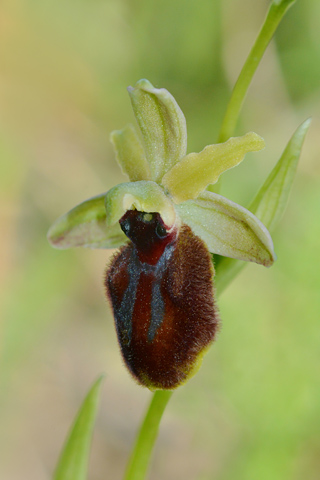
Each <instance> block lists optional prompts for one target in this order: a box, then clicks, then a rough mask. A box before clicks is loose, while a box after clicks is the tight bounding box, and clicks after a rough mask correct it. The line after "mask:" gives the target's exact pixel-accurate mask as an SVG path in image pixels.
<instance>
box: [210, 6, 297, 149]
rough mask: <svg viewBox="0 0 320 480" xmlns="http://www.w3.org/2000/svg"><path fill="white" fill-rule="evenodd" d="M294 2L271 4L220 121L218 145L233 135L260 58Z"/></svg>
mask: <svg viewBox="0 0 320 480" xmlns="http://www.w3.org/2000/svg"><path fill="white" fill-rule="evenodd" d="M294 2H295V0H282V1H279V0H278V1H277V0H274V1H273V2H272V3H271V5H270V8H269V11H268V13H267V16H266V18H265V21H264V23H263V25H262V28H261V30H260V32H259V34H258V36H257V39H256V41H255V43H254V45H253V47H252V49H251V51H250V53H249V56H248V58H247V60H246V62H245V64H244V66H243V68H242V70H241V72H240V75H239V78H238V80H237V82H236V84H235V86H234V88H233V91H232V94H231V98H230V101H229V103H228V106H227V110H226V113H225V116H224V119H223V121H222V125H221V129H220V134H219V137H218V142H219V143H222V142H225V141H226V140H228V138H230V137H231V136H232V135H233V134H234V130H235V127H236V124H237V122H238V118H239V115H240V111H241V108H242V105H243V102H244V99H245V96H246V93H247V91H248V88H249V85H250V83H251V80H252V78H253V75H254V74H255V71H256V70H257V68H258V65H259V63H260V61H261V58H262V57H263V54H264V52H265V50H266V48H267V46H268V44H269V42H270V40H271V39H272V37H273V35H274V32H275V31H276V29H277V27H278V25H279V23H280V21H281V19H282V18H283V16H284V14H285V13H286V11H287V10H288V8H289V7H290V6H291V5H292V4H293V3H294Z"/></svg>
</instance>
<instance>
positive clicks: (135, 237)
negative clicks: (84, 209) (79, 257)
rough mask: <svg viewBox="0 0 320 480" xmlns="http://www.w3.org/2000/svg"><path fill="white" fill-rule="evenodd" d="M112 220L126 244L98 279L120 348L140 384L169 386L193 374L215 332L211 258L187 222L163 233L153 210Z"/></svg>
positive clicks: (152, 387) (215, 311) (161, 222)
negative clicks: (109, 306)
mask: <svg viewBox="0 0 320 480" xmlns="http://www.w3.org/2000/svg"><path fill="white" fill-rule="evenodd" d="M120 225H121V228H122V229H123V231H124V232H125V233H126V235H127V236H128V238H129V239H130V240H131V242H130V243H129V244H128V245H126V246H124V247H122V248H121V250H120V252H119V253H117V254H116V256H115V257H114V258H113V260H112V262H111V265H110V266H109V268H108V269H107V272H106V278H105V285H106V289H107V295H108V297H109V299H110V301H111V304H112V308H113V313H114V318H115V325H116V330H117V334H118V340H119V344H120V348H121V352H122V355H123V358H124V361H125V363H126V365H127V367H128V369H129V370H130V372H131V373H132V375H133V376H134V378H135V379H136V380H137V381H138V382H139V383H140V384H142V385H144V386H146V387H148V388H150V389H173V388H175V387H177V386H179V385H180V384H182V383H184V382H185V381H186V380H187V379H188V378H189V377H190V376H191V375H192V374H193V373H195V371H196V369H197V367H198V365H199V362H200V360H201V357H202V354H203V353H204V351H205V350H206V348H207V347H208V346H209V344H210V343H211V342H212V341H213V339H214V336H215V333H216V330H217V326H218V313H217V308H216V306H215V301H214V289H213V276H214V269H213V265H212V261H211V256H210V254H209V252H208V250H207V248H206V246H205V244H204V242H203V241H202V240H201V239H200V238H199V237H197V236H196V235H194V234H193V232H192V230H191V229H190V227H188V226H187V225H183V226H182V227H181V228H180V231H179V232H178V231H177V230H175V231H167V229H166V227H165V225H164V223H163V221H162V219H161V217H160V215H159V214H158V213H144V212H138V211H136V210H129V211H128V212H127V213H126V214H125V215H124V216H123V217H122V219H121V220H120Z"/></svg>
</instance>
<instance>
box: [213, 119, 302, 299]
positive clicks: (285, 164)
mask: <svg viewBox="0 0 320 480" xmlns="http://www.w3.org/2000/svg"><path fill="white" fill-rule="evenodd" d="M310 123H311V119H308V120H306V121H305V122H304V123H302V125H300V126H299V127H298V128H297V130H296V131H295V133H294V134H293V136H292V138H291V139H290V141H289V143H288V144H287V146H286V148H285V150H284V152H283V154H282V156H281V158H280V160H279V161H278V163H277V164H276V166H275V167H274V168H273V170H272V171H271V173H270V175H269V176H268V178H267V179H266V181H265V183H264V184H263V185H262V187H261V188H260V190H259V191H258V193H257V195H256V197H255V198H254V200H253V202H252V203H251V205H250V207H249V210H250V211H251V212H252V213H254V214H255V215H256V216H257V217H258V218H259V219H260V220H261V221H262V223H263V224H264V225H265V226H266V227H268V228H269V229H270V230H274V228H275V227H276V225H277V224H278V223H279V220H280V218H281V217H282V215H283V213H284V211H285V208H286V205H287V202H288V199H289V195H290V191H291V188H292V184H293V180H294V177H295V174H296V170H297V164H298V161H299V158H300V154H301V149H302V145H303V142H304V139H305V136H306V133H307V131H308V128H309V126H310ZM245 265H246V264H245V263H243V262H240V261H238V260H234V259H230V258H222V259H221V260H220V262H219V263H218V265H217V268H216V286H217V290H218V291H219V293H221V292H222V291H223V290H224V289H225V288H226V287H227V285H228V284H229V283H230V282H231V281H232V280H233V279H234V278H235V277H236V275H238V273H239V272H240V271H241V270H242V268H243V267H244V266H245Z"/></svg>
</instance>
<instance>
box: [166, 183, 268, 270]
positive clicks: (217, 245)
mask: <svg viewBox="0 0 320 480" xmlns="http://www.w3.org/2000/svg"><path fill="white" fill-rule="evenodd" d="M176 209H177V211H178V214H179V216H180V217H181V220H182V221H183V222H184V223H186V224H187V225H189V226H190V227H191V228H192V230H193V232H194V233H195V234H196V235H199V237H201V238H202V240H204V242H205V243H206V244H207V247H208V249H209V251H210V252H212V253H217V254H219V255H224V256H228V257H232V258H237V259H241V260H246V261H248V262H256V263H260V264H262V265H265V266H270V265H272V263H273V261H274V260H275V255H274V251H273V244H272V239H271V237H270V234H269V232H268V230H267V229H266V228H265V226H264V225H262V223H261V222H260V221H259V220H258V219H257V218H256V217H255V216H254V215H253V214H252V213H251V212H249V211H248V210H246V209H245V208H243V207H241V206H240V205H237V204H236V203H234V202H231V200H228V199H227V198H225V197H222V196H221V195H218V194H216V193H212V192H208V191H206V192H203V193H201V194H200V195H199V197H198V198H197V199H196V200H189V201H187V202H184V203H183V204H181V205H178V206H177V207H176Z"/></svg>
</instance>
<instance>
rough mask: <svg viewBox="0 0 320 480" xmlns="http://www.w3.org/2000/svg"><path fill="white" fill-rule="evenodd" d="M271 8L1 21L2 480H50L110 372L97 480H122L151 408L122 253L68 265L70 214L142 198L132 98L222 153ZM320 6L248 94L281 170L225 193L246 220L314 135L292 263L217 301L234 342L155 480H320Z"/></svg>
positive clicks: (201, 386)
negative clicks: (90, 203) (112, 139)
mask: <svg viewBox="0 0 320 480" xmlns="http://www.w3.org/2000/svg"><path fill="white" fill-rule="evenodd" d="M268 4H269V2H268V1H266V0H264V1H260V2H255V1H254V0H225V1H224V2H220V1H218V0H216V1H214V0H210V1H209V0H176V1H173V0H154V1H150V0H91V1H89V0H68V1H62V0H3V1H2V2H1V6H0V155H1V156H0V158H1V160H0V162H1V172H0V195H1V210H0V225H1V235H0V245H1V249H0V251H1V269H0V282H1V300H2V302H1V319H0V335H1V336H0V340H1V342H0V348H1V352H0V353H1V371H0V373H1V383H0V425H1V427H0V457H1V458H0V479H1V480H2V479H3V480H20V479H24V480H43V479H44V480H49V479H50V478H51V474H52V470H53V468H54V465H55V463H56V460H57V456H58V453H59V451H60V449H61V446H62V443H63V441H64V439H65V436H66V433H67V431H68V429H69V426H70V424H71V422H72V419H73V417H74V415H75V412H76V411H77V409H78V407H79V404H80V402H81V401H82V399H83V397H84V395H85V393H86V391H87V390H88V389H89V386H90V384H91V383H92V382H93V380H94V379H95V378H96V377H97V375H98V374H100V373H101V372H106V379H105V381H104V386H103V390H102V398H101V408H100V413H99V417H98V421H97V426H96V430H95V436H94V441H93V449H92V456H91V461H90V474H89V478H90V480H102V479H104V480H105V479H106V478H107V479H112V480H118V479H119V480H120V479H121V478H122V475H123V471H124V466H125V462H126V459H127V456H128V454H129V451H130V448H131V444H132V441H133V439H134V436H135V433H136V429H137V426H138V425H139V422H140V420H141V417H142V414H143V411H144V409H145V407H146V405H147V403H148V402H149V399H150V393H149V392H148V391H147V390H144V389H142V388H141V387H139V386H137V385H136V384H135V383H134V382H133V381H132V380H131V378H130V377H129V375H128V373H127V371H126V370H125V368H124V366H123V365H122V360H121V358H120V354H119V351H118V346H117V340H116V335H115V332H114V326H113V320H112V316H111V313H110V308H109V306H108V305H107V302H106V300H105V299H104V291H103V286H102V280H103V275H104V269H105V265H106V263H107V262H108V259H109V258H110V255H111V254H112V252H108V251H103V250H101V251H90V250H85V249H83V250H81V249H79V250H70V251H56V250H54V249H52V248H50V246H49V245H48V243H47V241H46V232H47V229H48V227H49V226H50V224H51V223H52V222H53V221H54V220H55V219H56V218H57V217H58V216H59V215H60V214H62V213H64V212H65V211H67V210H68V209H69V208H71V207H73V206H74V205H75V204H77V203H79V202H80V201H82V200H84V199H85V198H88V197H90V196H93V195H96V194H98V193H101V192H103V191H106V190H108V189H109V188H110V187H111V186H113V185H114V184H115V183H119V182H121V181H124V178H123V177H122V175H121V173H120V170H119V168H118V167H117V165H116V163H115V159H114V155H113V152H112V149H111V146H110V143H109V134H110V132H111V131H112V130H113V129H118V128H122V127H123V126H124V125H125V124H126V123H128V122H129V121H132V119H133V115H132V112H131V107H130V102H129V98H128V95H127V92H126V87H127V86H128V85H133V84H134V83H135V82H136V81H137V80H139V79H140V78H148V79H149V80H150V81H151V82H152V83H153V84H154V85H156V86H159V87H165V88H167V89H168V90H169V91H170V92H171V93H172V94H173V95H174V96H175V98H176V100H177V101H178V103H179V105H180V106H181V108H182V110H183V111H184V113H185V115H186V119H187V125H188V133H189V136H188V138H189V148H188V151H189V152H190V151H199V150H201V149H202V148H203V147H204V146H205V145H207V144H209V143H214V142H215V140H216V138H217V134H218V129H219V125H220V122H221V119H222V115H223V112H224V108H225V106H226V103H227V100H228V96H229V94H230V89H231V88H232V86H233V84H234V81H235V80H236V78H237V75H238V73H239V70H240V68H241V66H242V64H243V62H244V60H245V58H246V55H247V53H248V51H249V49H250V47H251V45H252V42H253V40H254V38H255V36H256V34H257V32H258V29H259V27H260V25H261V23H262V20H263V18H264V15H265V12H266V9H267V6H268ZM319 111H320V3H319V1H318V0H303V1H302V0H300V1H299V0H298V2H297V3H296V5H294V6H293V7H292V8H291V10H290V11H289V12H288V14H287V16H286V18H285V19H284V21H283V23H282V24H281V26H280V30H279V32H278V33H277V35H276V39H275V41H274V42H273V43H272V44H271V45H270V47H269V49H268V51H267V54H266V55H265V57H264V59H263V62H262V64H261V66H260V67H259V70H258V72H257V75H256V77H255V79H254V82H253V84H252V87H251V88H250V91H249V95H248V98H247V101H246V103H245V107H244V109H243V114H242V118H241V121H240V123H239V125H238V129H237V134H243V133H245V132H246V131H249V130H254V131H256V132H257V133H259V134H260V135H262V136H263V137H264V138H265V140H266V143H267V148H266V149H265V151H263V152H262V153H259V154H255V155H252V156H249V155H248V158H247V159H246V160H245V162H244V163H243V164H242V166H241V167H238V168H237V169H235V170H232V171H230V172H228V173H227V174H226V175H224V183H223V186H222V193H223V194H224V195H226V196H228V197H229V198H231V199H232V200H234V201H236V202H239V203H241V204H242V205H247V204H248V203H249V201H250V200H251V198H252V196H253V195H254V193H255V191H256V190H257V188H258V187H259V186H260V184H261V183H262V182H263V180H264V178H265V176H266V175H267V174H268V172H269V171H270V170H271V168H272V167H273V165H274V164H275V162H276V161H277V159H278V158H279V156H280V154H281V152H282V150H283V149H284V147H285V144H286V143H287V141H288V140H289V137H290V136H291V134H292V133H293V131H294V130H295V128H296V127H297V126H298V125H299V124H300V123H301V122H302V121H303V120H305V119H306V118H307V117H309V116H313V123H312V126H311V128H310V131H309V133H308V135H307V139H306V142H305V145H304V148H303V154H302V158H301V162H300V165H299V171H298V176H297V179H296V181H295V184H294V188H293V193H292V196H291V199H290V204H289V207H288V209H287V211H286V214H285V217H284V218H283V220H282V222H281V225H279V227H278V229H277V231H276V232H275V234H274V243H275V249H276V252H277V255H278V261H277V262H276V264H275V265H274V266H273V267H272V268H271V269H269V270H267V269H265V268H263V267H261V266H256V265H250V266H248V268H246V269H245V270H244V271H243V272H242V273H241V275H240V276H239V277H238V278H237V279H236V281H234V283H233V284H232V285H231V286H230V287H229V288H228V290H226V291H225V292H224V293H223V295H222V296H221V298H220V300H219V305H220V310H221V317H222V320H223V327H222V329H221V333H220V335H219V338H218V340H217V342H216V343H215V345H214V346H213V347H212V348H211V350H210V352H209V353H208V355H207V356H206V358H205V360H204V363H203V367H202V368H201V370H200V371H199V373H198V374H197V376H196V377H194V379H192V380H191V381H190V382H189V383H188V384H187V385H186V386H184V387H182V388H181V389H179V390H178V391H177V392H176V393H175V395H174V396H173V399H172V401H171V403H170V404H169V407H168V410H167V412H166V414H165V418H164V421H163V424H162V428H161V433H160V437H159V440H158V443H157V448H156V454H155V459H154V462H153V465H152V472H151V477H150V478H152V479H153V480H160V479H167V480H174V479H180V478H181V479H182V478H183V479H185V480H234V479H237V480H252V479H259V480H269V479H272V480H289V479H290V480H300V479H308V480H316V479H318V478H319V471H320V382H319V377H320V368H319V365H320V362H319V352H320V322H319V320H320V293H319V290H320V274H319V260H320V255H319V247H320V222H319V216H320V215H319V213H320V212H319V210H320V182H319V180H320V162H319V145H320V143H319V127H320V121H319Z"/></svg>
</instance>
